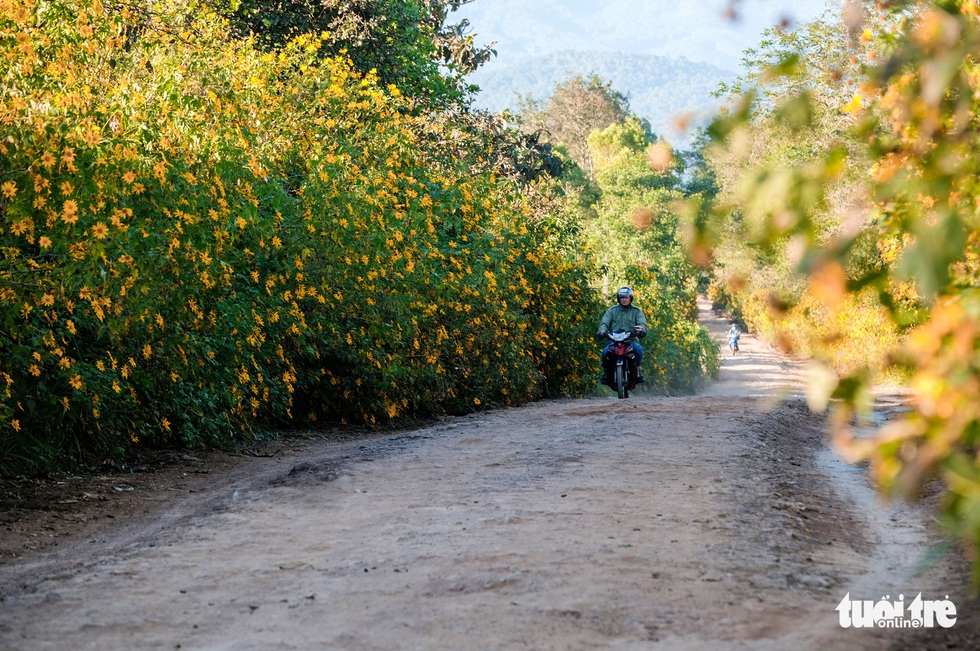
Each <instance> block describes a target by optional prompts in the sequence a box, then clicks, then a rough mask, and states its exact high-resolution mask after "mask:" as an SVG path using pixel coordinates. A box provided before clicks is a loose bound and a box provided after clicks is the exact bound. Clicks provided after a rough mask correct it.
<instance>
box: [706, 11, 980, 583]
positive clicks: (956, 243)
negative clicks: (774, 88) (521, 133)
mask: <svg viewBox="0 0 980 651" xmlns="http://www.w3.org/2000/svg"><path fill="white" fill-rule="evenodd" d="M879 7H880V8H881V9H880V13H879V9H878V8H879ZM859 9H860V10H862V11H858V10H859ZM839 25H840V28H841V32H840V33H843V34H844V39H843V40H841V39H838V40H839V41H840V43H841V44H843V45H846V46H848V47H850V48H852V50H853V51H854V52H855V56H854V57H853V58H852V59H849V60H848V63H849V64H848V65H847V66H845V67H841V68H839V70H840V71H842V72H843V73H844V78H845V79H848V80H852V81H853V82H854V83H852V84H851V85H850V87H849V88H848V89H847V94H846V95H843V96H842V95H841V94H837V95H834V94H821V95H817V94H815V93H814V92H812V90H811V89H810V88H808V87H807V86H806V85H801V84H800V83H799V80H798V79H797V78H795V77H794V76H793V74H792V73H793V71H794V69H795V66H794V63H795V62H796V61H799V60H800V59H799V57H796V58H793V57H780V58H779V59H778V60H776V61H774V62H773V63H775V65H773V66H769V67H768V68H767V75H769V76H770V77H771V78H772V79H773V80H775V81H776V82H777V83H781V84H784V87H785V89H786V90H787V92H786V93H785V94H781V95H779V96H778V97H773V98H772V100H773V101H772V103H771V111H769V112H768V113H767V114H766V115H768V116H771V117H772V119H773V124H774V125H776V126H778V127H781V128H782V129H784V130H790V129H791V128H792V127H793V126H794V124H795V125H797V126H803V127H805V128H804V129H803V130H801V131H800V135H799V136H798V137H796V138H795V139H794V138H789V139H788V140H786V142H787V144H790V145H792V144H793V143H794V142H795V143H799V144H800V145H806V144H807V142H808V131H809V126H810V124H812V122H811V121H809V120H804V121H803V122H802V123H801V122H800V121H799V118H800V117H801V116H802V117H804V118H805V117H806V116H807V115H814V114H816V112H818V111H821V110H824V111H826V114H827V115H828V116H835V117H836V122H837V123H838V124H839V129H838V130H837V131H836V132H835V133H836V134H837V135H838V136H839V138H840V144H838V145H836V146H833V147H830V148H826V149H818V150H816V151H812V156H811V159H810V160H809V161H808V162H807V163H806V164H798V165H793V166H791V167H789V168H787V169H784V170H783V171H782V172H780V171H779V170H777V169H775V165H774V164H773V163H769V164H766V165H763V166H759V167H755V166H744V165H743V166H742V167H740V168H736V170H735V172H736V174H735V176H737V177H738V178H737V180H739V181H740V182H741V184H742V188H743V191H742V192H741V193H738V194H737V195H735V196H733V197H732V200H731V201H729V202H728V203H727V206H726V207H725V208H723V209H722V210H720V211H719V221H720V222H723V223H724V222H726V220H727V223H729V224H732V223H735V222H736V221H737V220H731V219H729V217H730V216H731V215H732V214H736V215H738V214H741V215H742V217H743V219H744V220H745V221H746V222H753V225H754V232H753V234H754V238H753V239H754V241H756V242H758V243H760V244H767V243H768V244H770V245H771V244H772V243H776V242H780V241H782V242H792V243H793V247H794V249H795V251H796V255H795V256H794V261H795V265H794V266H795V269H796V270H797V271H798V272H799V273H800V274H801V275H802V278H803V280H804V282H805V284H806V287H807V292H808V295H809V297H810V300H811V305H812V309H813V310H815V311H816V310H824V311H827V312H833V311H835V310H840V308H841V307H842V306H846V304H847V303H848V302H849V301H853V300H855V297H862V296H866V295H867V294H869V293H871V294H874V295H876V296H877V297H878V300H879V302H880V304H881V306H882V309H881V312H880V314H882V315H883V317H884V319H885V320H886V322H887V323H890V324H891V327H893V328H896V329H899V331H900V332H901V333H902V337H901V339H896V340H894V341H893V342H892V343H891V344H890V345H889V346H888V350H887V353H888V354H887V355H886V356H885V357H884V358H883V362H884V367H885V370H889V371H891V372H894V373H902V374H905V375H906V376H907V377H908V378H909V387H910V389H911V399H910V407H911V411H910V412H909V413H908V414H907V415H905V416H903V417H900V418H898V419H897V420H895V421H894V422H892V423H890V424H889V425H887V426H886V427H885V428H883V429H882V430H881V431H880V432H878V434H877V435H876V436H874V437H872V438H857V437H854V436H853V435H852V433H851V429H850V428H851V425H852V424H853V422H854V420H855V419H856V418H862V417H865V418H866V417H868V416H870V411H871V406H872V398H871V391H870V388H869V383H870V379H871V373H870V372H869V369H867V368H855V369H850V370H849V371H848V372H846V373H843V374H842V375H837V374H829V373H824V374H823V375H822V376H820V377H819V378H817V379H818V380H819V381H817V382H814V383H813V388H812V390H811V392H810V400H811V403H812V404H813V405H814V406H817V407H826V406H828V405H830V406H831V407H832V413H833V424H834V440H835V443H836V444H837V446H838V449H839V450H841V452H842V453H844V455H845V456H846V457H847V458H849V459H851V460H859V459H868V460H870V462H871V469H872V474H873V476H874V478H875V480H876V482H877V483H878V485H879V486H880V487H881V488H882V490H884V491H885V492H886V493H888V494H890V495H904V496H914V495H915V494H917V492H918V491H919V490H920V489H921V487H922V486H923V484H924V482H925V481H926V480H928V479H930V478H932V477H936V476H938V477H940V478H941V479H942V481H943V482H944V483H945V486H946V499H945V501H944V503H943V505H942V511H941V519H942V522H943V523H944V524H945V525H946V526H947V527H948V530H949V531H950V532H952V533H954V534H955V535H956V536H958V537H959V538H960V539H961V540H962V541H963V542H964V543H966V544H967V545H968V546H969V547H970V548H971V549H972V551H973V553H974V559H975V563H974V576H975V579H977V580H978V581H980V555H978V554H977V552H980V515H978V514H980V452H978V451H980V289H978V287H980V216H978V214H980V213H978V212H977V209H976V207H977V205H980V183H978V181H977V179H978V178H980V145H978V143H980V99H978V98H980V92H978V91H980V82H978V77H977V74H976V63H975V52H976V51H977V49H978V47H980V8H978V6H977V4H976V3H975V2H972V1H967V0H964V1H960V0H948V1H944V2H929V1H922V2H893V3H879V4H878V5H874V6H873V5H871V3H866V4H864V5H863V6H862V5H858V4H853V3H852V4H851V5H849V9H847V10H846V11H845V12H844V14H843V15H842V20H841V22H840V23H839ZM838 85H840V84H838ZM842 90H843V89H842ZM834 97H836V98H837V102H838V104H837V106H836V110H834V107H833V105H832V104H828V103H827V102H823V103H821V102H820V101H819V100H820V99H833V98H834ZM747 106H749V104H748V103H745V104H743V105H742V107H743V108H742V110H735V111H733V112H731V113H730V114H729V115H727V116H723V117H721V118H719V119H718V120H717V121H716V122H715V123H714V125H713V126H712V129H711V133H712V135H713V139H714V141H715V143H716V144H717V146H718V148H719V149H718V150H716V151H717V152H720V156H721V157H720V158H719V159H718V160H730V158H726V157H737V156H738V155H740V153H742V155H744V152H741V148H742V147H743V145H742V143H743V141H744V140H745V133H746V132H745V129H746V128H755V127H756V126H757V124H758V120H757V119H756V118H757V117H758V116H759V114H758V113H756V112H753V111H752V110H750V109H748V108H745V107H747ZM790 133H791V132H790ZM763 152H765V149H763ZM849 165H850V166H851V168H849V167H848V166H849ZM849 169H857V170H860V171H861V172H862V176H863V179H864V185H863V190H864V194H863V195H858V196H859V198H861V201H860V202H859V203H857V204H855V205H856V206H857V208H858V210H854V211H849V213H845V214H839V213H838V214H836V215H833V216H835V217H836V219H837V222H838V223H839V224H840V226H841V227H840V228H837V229H830V230H828V229H823V228H821V227H820V226H821V225H822V224H824V223H827V222H826V221H825V217H826V216H827V214H828V210H827V207H828V206H833V205H834V203H833V196H834V195H833V191H834V188H835V187H836V184H838V183H839V182H840V180H841V179H842V177H846V175H847V174H848V172H849ZM774 178H779V179H781V181H780V183H778V184H776V183H772V182H771V180H772V179H774ZM763 198H764V201H763ZM733 211H734V212H733ZM832 212H833V211H831V213H832ZM716 225H717V222H716ZM848 225H851V226H852V227H851V228H848ZM869 242H870V243H871V244H873V246H872V245H871V244H869ZM770 248H771V247H770ZM869 250H870V253H871V254H872V255H870V256H869ZM875 250H876V253H877V255H876V256H875V255H873V254H874V252H875ZM869 257H872V258H874V257H876V258H877V259H876V260H874V261H873V262H872V263H869V262H868V259H869ZM900 298H902V299H904V300H899V299H900ZM851 325H853V324H851Z"/></svg>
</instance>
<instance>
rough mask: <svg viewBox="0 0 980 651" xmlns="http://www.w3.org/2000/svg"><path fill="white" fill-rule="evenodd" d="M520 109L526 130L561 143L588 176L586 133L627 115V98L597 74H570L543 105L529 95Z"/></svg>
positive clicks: (590, 160)
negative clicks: (587, 75)
mask: <svg viewBox="0 0 980 651" xmlns="http://www.w3.org/2000/svg"><path fill="white" fill-rule="evenodd" d="M520 112H521V115H522V118H523V123H524V127H525V129H526V130H528V131H539V130H540V131H543V132H544V133H546V134H547V135H548V138H549V139H550V140H551V141H552V142H556V143H561V144H562V145H564V146H565V147H566V148H567V150H568V153H569V155H570V156H571V158H572V160H574V161H575V163H576V164H577V165H578V166H579V167H581V168H582V169H583V170H585V172H586V173H587V174H588V175H589V176H592V175H593V173H594V169H593V161H592V158H591V153H590V152H589V144H588V137H589V134H590V133H592V132H593V131H594V130H596V129H605V128H606V127H608V126H609V125H611V124H616V123H618V122H622V121H623V120H625V119H626V118H627V117H629V115H630V112H629V100H628V98H627V97H626V96H625V95H623V94H622V93H619V92H617V91H615V90H613V89H612V85H611V83H610V82H607V81H604V80H602V79H600V78H599V77H598V76H596V75H592V76H590V77H589V78H588V79H584V78H582V77H581V76H578V77H573V78H571V79H569V80H568V81H565V82H563V83H560V84H558V85H557V86H556V87H555V92H554V93H553V94H552V96H551V97H550V98H549V99H548V101H547V104H545V105H544V106H543V107H542V106H541V105H540V104H539V103H538V102H537V101H535V100H534V99H532V98H524V99H523V100H522V102H521V105H520Z"/></svg>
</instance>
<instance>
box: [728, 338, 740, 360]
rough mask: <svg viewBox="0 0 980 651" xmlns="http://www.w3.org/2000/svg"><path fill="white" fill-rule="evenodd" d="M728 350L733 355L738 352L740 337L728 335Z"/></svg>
mask: <svg viewBox="0 0 980 651" xmlns="http://www.w3.org/2000/svg"><path fill="white" fill-rule="evenodd" d="M728 349H729V350H731V351H732V355H734V354H735V353H737V352H738V335H728Z"/></svg>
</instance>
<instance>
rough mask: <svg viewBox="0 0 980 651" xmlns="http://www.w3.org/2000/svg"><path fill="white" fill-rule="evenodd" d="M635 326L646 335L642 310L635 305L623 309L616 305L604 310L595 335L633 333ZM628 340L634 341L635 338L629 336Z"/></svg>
mask: <svg viewBox="0 0 980 651" xmlns="http://www.w3.org/2000/svg"><path fill="white" fill-rule="evenodd" d="M636 326H640V328H642V329H643V332H644V333H646V330H647V320H646V317H644V316H643V310H641V309H640V308H638V307H636V306H635V305H630V306H628V307H623V306H622V305H618V304H617V305H613V306H612V307H611V308H609V309H608V310H606V313H605V314H604V315H603V317H602V322H601V323H600V324H599V331H598V332H597V333H596V334H597V335H598V336H600V337H603V336H605V334H606V333H607V332H612V331H614V330H629V331H630V332H633V328H634V327H636ZM630 339H636V337H635V336H631V337H630Z"/></svg>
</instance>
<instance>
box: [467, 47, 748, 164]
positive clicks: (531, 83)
mask: <svg viewBox="0 0 980 651" xmlns="http://www.w3.org/2000/svg"><path fill="white" fill-rule="evenodd" d="M592 74H596V75H598V76H599V77H600V78H602V79H603V80H604V81H607V82H609V83H610V85H611V87H612V89H613V90H615V91H617V92H620V93H622V94H624V95H626V96H627V97H628V98H629V101H630V108H631V110H632V111H633V112H634V113H635V114H636V115H638V116H639V117H641V118H646V119H647V120H649V122H650V125H651V127H652V128H653V130H654V132H655V133H657V134H658V135H661V136H663V137H665V138H666V140H667V141H668V142H671V143H673V144H675V145H677V146H686V145H688V144H690V141H691V139H692V136H693V134H692V133H691V132H690V131H687V132H682V131H678V130H677V129H676V128H675V126H674V124H675V123H676V122H678V121H679V120H690V122H691V129H694V128H696V127H697V125H699V124H702V123H704V122H706V121H707V120H708V119H709V118H710V116H711V115H712V114H713V113H714V111H715V109H716V107H717V106H718V104H719V102H720V100H718V99H717V98H715V97H713V93H714V92H715V91H716V90H717V89H718V88H719V86H720V84H722V83H724V82H728V81H732V80H733V79H735V77H736V73H734V72H732V71H730V70H725V69H722V68H719V67H717V66H714V65H712V64H709V63H702V62H696V61H691V60H690V59H688V58H686V57H684V56H663V55H657V54H637V53H631V52H612V51H606V50H571V49H569V50H562V51H559V52H553V53H550V54H544V55H539V56H531V57H527V58H525V59H524V60H522V61H520V62H518V63H512V64H510V65H507V66H498V67H494V68H481V69H479V70H477V71H476V72H474V73H473V74H471V75H470V76H469V78H468V81H469V82H470V83H472V84H475V85H477V86H479V87H480V91H479V92H478V93H477V94H476V96H475V98H474V106H475V107H476V108H479V109H485V110H489V111H492V112H501V111H503V110H504V109H511V110H514V109H516V108H517V101H518V97H525V96H527V95H530V96H531V97H532V98H533V99H534V100H536V101H540V102H546V101H547V99H548V98H550V97H551V95H552V94H553V93H554V90H555V87H556V86H557V85H558V84H559V83H562V82H564V81H566V80H568V79H570V78H573V77H575V76H582V77H585V78H588V77H589V76H590V75H592Z"/></svg>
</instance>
